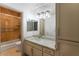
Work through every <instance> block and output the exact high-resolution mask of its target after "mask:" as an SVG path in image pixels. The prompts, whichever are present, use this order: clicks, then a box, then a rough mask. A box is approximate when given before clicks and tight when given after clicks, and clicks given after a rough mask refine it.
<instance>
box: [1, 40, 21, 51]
mask: <svg viewBox="0 0 79 59" xmlns="http://www.w3.org/2000/svg"><path fill="white" fill-rule="evenodd" d="M20 45H21V41H13V42H9V43H3V44H1V45H0V51H4V50H6V49H9V48H12V47H16V48H19V47H18V46H20Z"/></svg>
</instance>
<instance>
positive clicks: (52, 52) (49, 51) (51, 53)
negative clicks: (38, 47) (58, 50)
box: [43, 48, 54, 55]
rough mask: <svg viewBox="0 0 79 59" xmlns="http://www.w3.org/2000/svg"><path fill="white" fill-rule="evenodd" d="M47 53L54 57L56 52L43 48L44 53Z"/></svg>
mask: <svg viewBox="0 0 79 59" xmlns="http://www.w3.org/2000/svg"><path fill="white" fill-rule="evenodd" d="M44 52H45V53H47V54H50V55H54V51H53V50H51V49H49V48H43V53H44Z"/></svg>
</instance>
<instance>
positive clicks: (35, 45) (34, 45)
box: [25, 41, 42, 50]
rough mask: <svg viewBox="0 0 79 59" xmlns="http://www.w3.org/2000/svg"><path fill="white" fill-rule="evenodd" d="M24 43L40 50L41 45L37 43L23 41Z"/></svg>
mask: <svg viewBox="0 0 79 59" xmlns="http://www.w3.org/2000/svg"><path fill="white" fill-rule="evenodd" d="M25 43H26V44H28V45H30V46H32V47H34V48H36V49H39V50H42V46H40V45H37V44H35V43H32V42H29V41H25Z"/></svg>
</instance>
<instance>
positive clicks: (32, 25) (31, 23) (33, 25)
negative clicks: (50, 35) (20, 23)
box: [27, 21, 38, 31]
mask: <svg viewBox="0 0 79 59" xmlns="http://www.w3.org/2000/svg"><path fill="white" fill-rule="evenodd" d="M37 27H38V22H37V21H27V31H36V30H37Z"/></svg>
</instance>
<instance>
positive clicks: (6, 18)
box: [0, 7, 21, 42]
mask: <svg viewBox="0 0 79 59" xmlns="http://www.w3.org/2000/svg"><path fill="white" fill-rule="evenodd" d="M0 10H1V14H0V18H1V19H0V24H1V26H0V27H1V34H0V37H1V41H2V42H5V41H10V40H16V39H20V27H21V26H20V21H21V19H20V13H19V12H15V11H12V10H9V9H6V8H3V7H2V8H0Z"/></svg>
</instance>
